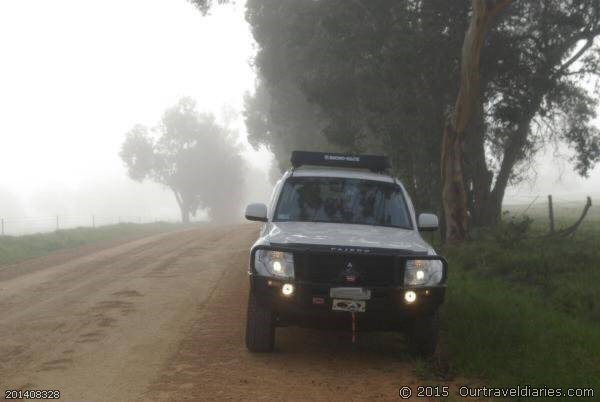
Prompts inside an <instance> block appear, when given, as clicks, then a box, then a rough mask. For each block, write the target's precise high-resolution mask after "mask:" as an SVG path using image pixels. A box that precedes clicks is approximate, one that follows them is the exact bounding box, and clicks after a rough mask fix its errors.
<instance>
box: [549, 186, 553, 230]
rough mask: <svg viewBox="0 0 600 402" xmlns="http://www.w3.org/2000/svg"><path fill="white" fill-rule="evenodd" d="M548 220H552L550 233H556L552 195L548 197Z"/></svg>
mask: <svg viewBox="0 0 600 402" xmlns="http://www.w3.org/2000/svg"><path fill="white" fill-rule="evenodd" d="M548 218H549V219H550V233H554V209H553V208H552V195H548Z"/></svg>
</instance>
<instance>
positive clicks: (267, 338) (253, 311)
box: [246, 291, 275, 353]
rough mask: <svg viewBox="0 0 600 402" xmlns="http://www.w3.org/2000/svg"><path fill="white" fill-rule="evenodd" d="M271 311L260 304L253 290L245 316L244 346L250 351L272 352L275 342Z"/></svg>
mask: <svg viewBox="0 0 600 402" xmlns="http://www.w3.org/2000/svg"><path fill="white" fill-rule="evenodd" d="M274 324H275V323H274V315H273V311H272V310H271V309H270V308H269V307H266V306H263V305H261V304H260V303H259V302H258V300H257V298H256V295H255V294H254V292H252V291H250V296H249V297H248V314H247V316H246V348H248V350H249V351H251V352H260V353H266V352H272V351H273V346H274V344H275V325H274Z"/></svg>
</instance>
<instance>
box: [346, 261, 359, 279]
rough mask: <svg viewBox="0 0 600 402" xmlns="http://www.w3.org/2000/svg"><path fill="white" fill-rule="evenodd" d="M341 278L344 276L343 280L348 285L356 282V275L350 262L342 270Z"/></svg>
mask: <svg viewBox="0 0 600 402" xmlns="http://www.w3.org/2000/svg"><path fill="white" fill-rule="evenodd" d="M343 276H344V280H345V281H346V282H348V283H354V282H356V279H357V277H358V273H357V272H356V271H355V270H354V266H353V265H352V263H351V262H349V263H348V264H346V269H344V273H343Z"/></svg>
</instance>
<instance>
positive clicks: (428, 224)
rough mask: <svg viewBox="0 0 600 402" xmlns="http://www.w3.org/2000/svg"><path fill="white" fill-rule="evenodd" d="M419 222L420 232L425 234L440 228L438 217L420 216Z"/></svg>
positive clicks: (432, 215) (430, 215) (431, 215)
mask: <svg viewBox="0 0 600 402" xmlns="http://www.w3.org/2000/svg"><path fill="white" fill-rule="evenodd" d="M418 220H419V223H418V226H419V230H420V231H423V232H428V231H432V230H437V229H438V228H439V227H440V224H439V222H438V217H437V215H434V214H420V215H419V219H418Z"/></svg>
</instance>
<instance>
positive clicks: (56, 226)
mask: <svg viewBox="0 0 600 402" xmlns="http://www.w3.org/2000/svg"><path fill="white" fill-rule="evenodd" d="M58 228H59V226H58V215H56V230H58Z"/></svg>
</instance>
